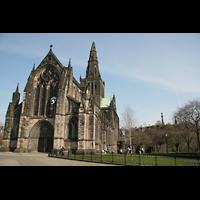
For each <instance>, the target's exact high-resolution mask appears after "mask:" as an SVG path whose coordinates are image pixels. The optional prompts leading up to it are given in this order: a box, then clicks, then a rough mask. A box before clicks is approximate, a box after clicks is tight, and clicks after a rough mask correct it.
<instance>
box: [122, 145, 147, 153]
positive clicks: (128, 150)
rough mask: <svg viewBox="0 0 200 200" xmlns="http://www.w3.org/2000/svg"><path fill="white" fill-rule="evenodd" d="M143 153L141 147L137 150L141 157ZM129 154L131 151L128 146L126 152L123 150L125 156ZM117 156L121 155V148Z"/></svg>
mask: <svg viewBox="0 0 200 200" xmlns="http://www.w3.org/2000/svg"><path fill="white" fill-rule="evenodd" d="M143 152H144V149H143V147H140V148H139V154H140V155H141V154H143ZM129 153H131V149H130V147H129V146H128V147H127V148H126V150H125V154H129ZM119 154H123V151H122V148H120V149H119Z"/></svg>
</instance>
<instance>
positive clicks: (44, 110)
mask: <svg viewBox="0 0 200 200" xmlns="http://www.w3.org/2000/svg"><path fill="white" fill-rule="evenodd" d="M58 82H59V75H58V73H57V72H56V70H55V69H54V68H53V67H52V66H48V67H47V68H46V69H45V70H44V71H43V72H42V73H41V74H40V75H39V77H38V79H37V84H36V88H35V102H34V112H33V115H51V109H50V107H51V105H50V98H52V97H53V96H55V97H56V96H57V87H58Z"/></svg>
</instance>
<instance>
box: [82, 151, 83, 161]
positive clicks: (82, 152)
mask: <svg viewBox="0 0 200 200" xmlns="http://www.w3.org/2000/svg"><path fill="white" fill-rule="evenodd" d="M82 160H83V151H82Z"/></svg>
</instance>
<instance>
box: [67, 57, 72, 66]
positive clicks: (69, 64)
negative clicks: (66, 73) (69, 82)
mask: <svg viewBox="0 0 200 200" xmlns="http://www.w3.org/2000/svg"><path fill="white" fill-rule="evenodd" d="M69 66H70V67H71V58H69V63H68V67H69Z"/></svg>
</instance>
